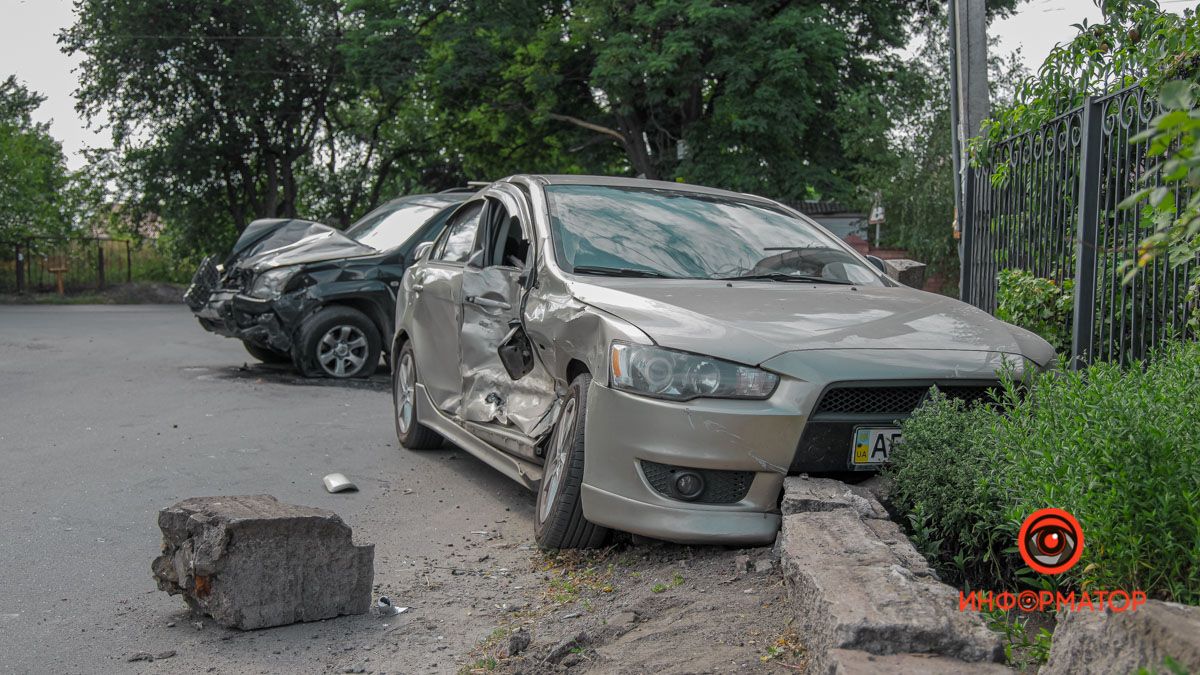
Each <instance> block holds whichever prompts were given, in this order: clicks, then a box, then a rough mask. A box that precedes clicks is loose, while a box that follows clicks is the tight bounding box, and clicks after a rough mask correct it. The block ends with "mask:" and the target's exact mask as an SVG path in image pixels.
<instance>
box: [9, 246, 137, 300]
mask: <svg viewBox="0 0 1200 675" xmlns="http://www.w3.org/2000/svg"><path fill="white" fill-rule="evenodd" d="M133 253H134V252H133V246H132V245H131V244H130V242H129V241H126V240H120V239H105V238H97V237H82V238H72V239H48V238H39V237H33V238H27V239H21V240H18V241H0V293H26V292H39V291H53V290H57V287H58V277H59V276H61V277H62V282H63V290H64V291H67V292H72V291H80V290H92V289H103V288H105V287H106V286H108V285H110V284H116V283H122V282H129V281H132V280H133V269H134V260H133Z"/></svg>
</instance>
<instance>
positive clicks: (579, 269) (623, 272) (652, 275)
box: [573, 265, 675, 279]
mask: <svg viewBox="0 0 1200 675" xmlns="http://www.w3.org/2000/svg"><path fill="white" fill-rule="evenodd" d="M573 271H574V273H575V274H594V275H596V276H603V277H644V278H647V279H673V278H675V277H670V276H667V275H666V274H663V273H661V272H654V271H652V270H635V269H633V268H629V267H601V266H597V265H576V266H575V269H574V270H573Z"/></svg>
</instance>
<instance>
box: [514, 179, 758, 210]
mask: <svg viewBox="0 0 1200 675" xmlns="http://www.w3.org/2000/svg"><path fill="white" fill-rule="evenodd" d="M520 177H526V178H529V179H530V180H535V181H538V182H540V183H542V184H543V185H603V186H608V187H629V188H643V189H650V190H672V191H675V192H695V193H697V194H704V195H710V196H714V197H729V198H730V199H740V200H743V201H745V200H751V201H757V202H762V203H764V204H778V202H775V201H774V200H771V199H767V198H766V197H760V196H758V195H752V194H748V193H745V192H733V191H731V190H720V189H717V188H710V187H704V186H703V185H692V184H690V183H676V182H672V181H665V180H649V179H646V178H628V177H625V176H587V175H577V174H520V175H517V176H511V177H509V178H507V179H506V180H510V181H511V180H512V179H514V178H520Z"/></svg>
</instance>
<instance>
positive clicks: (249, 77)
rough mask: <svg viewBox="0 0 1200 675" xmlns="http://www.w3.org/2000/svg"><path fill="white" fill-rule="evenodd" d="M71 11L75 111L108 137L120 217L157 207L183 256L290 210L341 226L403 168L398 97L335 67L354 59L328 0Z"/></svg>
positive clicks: (217, 1)
mask: <svg viewBox="0 0 1200 675" xmlns="http://www.w3.org/2000/svg"><path fill="white" fill-rule="evenodd" d="M76 9H77V16H78V18H77V21H76V23H75V25H74V26H72V27H71V28H69V29H67V30H66V31H64V32H63V33H62V34H61V35H60V36H59V40H60V43H61V44H62V45H63V49H64V51H66V52H67V53H68V54H81V55H82V56H83V57H84V60H83V64H82V67H81V76H80V87H79V90H78V92H77V95H78V99H79V108H80V111H81V112H82V113H83V114H84V115H86V116H87V118H88V119H89V120H91V121H93V122H96V121H98V120H104V122H103V123H104V125H105V126H107V128H108V129H109V130H110V131H111V133H112V139H113V146H114V150H115V152H116V155H117V156H116V161H115V166H116V167H117V169H118V170H117V171H116V174H115V176H114V180H115V183H116V184H117V185H118V186H119V187H120V188H121V192H122V197H123V201H124V202H125V203H126V204H127V206H128V207H129V209H130V215H131V217H136V215H137V214H134V213H133V211H138V212H140V213H141V214H145V213H155V214H157V215H159V216H161V217H162V218H163V219H164V221H165V222H166V223H167V224H168V226H169V227H174V229H175V230H176V231H175V232H174V234H175V235H177V242H178V244H179V245H180V246H181V247H182V248H183V249H185V250H188V249H191V250H197V251H205V250H213V249H215V248H220V247H222V246H227V245H229V244H230V243H231V242H232V239H233V238H234V237H236V235H237V233H238V232H240V231H241V229H242V228H243V227H244V226H245V225H246V224H247V223H248V222H249V221H251V220H253V219H255V218H271V217H294V216H297V215H299V214H300V213H301V210H302V209H303V210H304V211H305V212H306V213H305V215H317V216H328V217H330V218H331V219H332V220H334V221H335V222H337V223H341V224H345V223H347V222H349V221H350V220H351V218H352V217H353V216H355V215H357V214H359V213H361V212H362V211H365V210H366V209H367V208H370V207H372V206H374V205H375V204H377V203H378V202H379V201H380V200H381V198H382V197H383V196H384V195H385V191H386V190H387V188H388V186H389V185H392V184H393V183H394V181H395V180H396V177H397V175H398V173H400V172H401V171H402V170H403V169H404V166H403V162H402V161H401V160H402V159H403V156H402V153H399V152H398V151H397V150H396V149H395V146H396V145H397V144H395V143H391V147H389V139H388V136H389V134H393V133H396V132H395V131H394V130H395V127H396V123H395V120H396V118H397V110H398V108H399V107H400V106H401V105H403V104H405V102H406V101H407V94H408V91H407V90H406V89H403V88H395V89H391V88H388V87H383V86H378V85H380V84H381V82H380V81H378V80H376V81H371V80H369V79H367V80H364V78H361V77H357V76H356V75H354V74H353V73H354V72H355V71H351V70H350V69H349V68H348V58H349V61H350V63H351V64H354V63H355V62H356V61H357V62H359V65H362V64H361V62H363V61H364V60H366V59H367V57H366V56H364V55H363V54H361V53H360V52H351V53H350V54H349V57H348V55H347V51H346V48H347V31H349V30H353V29H354V28H355V26H354V24H353V23H352V22H351V21H349V20H348V19H347V17H346V16H345V13H344V10H343V3H342V2H340V0H284V1H280V2H226V1H225V0H197V1H195V2H188V3H184V4H179V3H175V2H170V1H169V0H129V1H128V2H121V3H113V2H109V1H107V0H79V1H78V2H77V7H76ZM395 71H396V68H395V67H393V68H392V70H391V71H390V72H392V73H393V77H395ZM367 85H376V86H374V87H373V88H371V87H368V86H367ZM401 133H402V132H401ZM302 190H303V193H302Z"/></svg>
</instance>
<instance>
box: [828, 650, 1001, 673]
mask: <svg viewBox="0 0 1200 675" xmlns="http://www.w3.org/2000/svg"><path fill="white" fill-rule="evenodd" d="M827 664H828V669H827V670H826V671H825V672H827V673H829V675H878V674H879V673H888V675H959V673H966V674H968V675H970V674H976V673H977V674H978V675H1003V674H1004V673H1008V674H1009V675H1011V674H1012V672H1013V671H1012V670H1010V669H1008V668H1006V667H1004V666H1002V665H1000V664H999V663H965V662H963V661H959V660H958V659H951V658H948V657H945V656H935V655H933V654H886V655H876V654H869V653H867V652H856V651H850V650H847V649H833V650H830V652H829V654H828V658H827ZM809 672H811V673H816V672H818V671H816V670H810V671H809Z"/></svg>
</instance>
